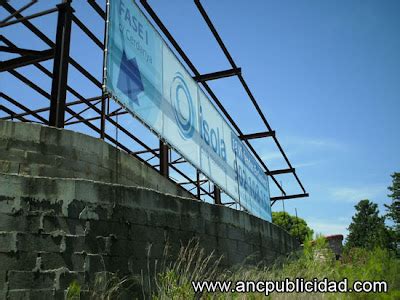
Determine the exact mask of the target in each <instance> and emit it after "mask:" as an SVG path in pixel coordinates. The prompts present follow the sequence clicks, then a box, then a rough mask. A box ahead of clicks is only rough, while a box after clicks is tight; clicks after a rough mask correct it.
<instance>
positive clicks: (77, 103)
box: [0, 0, 308, 209]
mask: <svg viewBox="0 0 400 300" xmlns="http://www.w3.org/2000/svg"><path fill="white" fill-rule="evenodd" d="M105 1H106V0H101V1H98V2H96V1H95V0H87V3H86V4H87V6H88V8H90V9H91V10H92V11H91V13H93V15H95V16H96V18H97V19H98V20H96V21H95V22H96V24H102V25H101V26H100V27H99V26H95V27H96V30H93V29H90V28H91V27H94V26H93V24H90V23H91V21H93V18H88V19H87V20H86V18H85V19H83V18H82V16H80V17H79V16H78V14H77V9H76V8H75V7H74V4H75V2H73V1H72V0H62V1H61V2H60V3H59V4H57V5H56V6H55V7H50V8H49V9H45V10H36V11H35V7H36V6H37V4H38V1H37V0H32V1H28V3H26V4H25V5H23V6H22V7H15V5H17V4H18V3H19V2H18V1H15V3H13V1H7V0H2V1H1V7H2V8H1V9H2V14H5V15H7V16H6V17H5V18H4V19H3V20H1V22H0V28H11V27H14V26H23V28H24V30H28V32H29V34H30V35H31V36H32V38H35V39H38V40H40V41H41V43H42V44H45V45H46V47H45V49H43V50H33V49H29V46H28V47H27V46H24V45H23V46H20V45H19V44H21V43H22V42H21V41H20V40H18V39H17V38H16V37H17V36H16V35H15V34H13V35H7V34H6V33H5V34H1V35H0V41H1V45H0V51H1V52H2V53H3V54H2V56H3V55H4V54H7V55H8V56H10V55H11V56H12V57H10V58H9V59H6V60H3V59H2V61H1V62H0V72H6V73H8V75H9V77H8V79H7V82H2V86H3V84H4V85H5V84H7V85H13V84H15V82H18V84H23V85H25V86H27V87H29V88H30V89H32V90H33V91H34V92H35V93H33V94H34V95H35V96H32V97H33V98H36V97H37V96H39V97H40V98H41V101H43V99H45V101H46V102H45V103H44V104H43V105H42V106H40V107H38V106H37V104H35V105H32V101H26V99H25V97H26V96H24V95H22V94H21V95H20V97H21V98H19V99H16V97H15V96H11V95H9V94H7V92H5V91H3V90H2V91H0V100H1V102H0V112H1V114H0V119H3V120H18V121H21V122H34V123H40V124H43V125H47V126H54V127H58V128H73V129H74V130H80V131H83V132H85V133H89V134H91V135H94V136H97V137H99V138H101V139H103V140H105V141H106V142H108V143H110V144H112V145H114V146H116V147H118V148H119V149H121V150H122V151H125V152H126V153H128V154H130V155H132V156H134V157H135V158H137V159H139V160H141V161H142V162H144V163H145V164H147V165H148V166H149V167H151V168H154V169H156V170H158V171H159V172H160V173H161V174H162V175H163V176H165V177H167V178H169V180H171V181H173V182H174V183H176V184H178V185H180V186H181V187H182V188H184V189H186V190H188V191H189V192H191V193H192V194H193V196H194V197H196V198H197V199H199V200H200V199H201V200H205V201H209V202H213V203H215V204H219V205H226V206H236V208H238V209H243V207H240V203H238V202H237V201H234V200H233V201H232V199H227V197H224V196H223V195H221V194H222V192H221V190H220V189H219V188H218V187H217V186H216V185H214V184H213V183H212V182H210V180H209V179H207V178H206V177H205V176H203V174H201V170H197V169H194V170H191V171H188V170H189V169H190V167H191V166H190V165H189V163H188V162H187V161H186V160H185V159H184V158H183V157H182V156H180V155H179V154H178V153H176V152H175V151H174V150H173V149H171V148H169V147H168V145H166V144H165V143H164V142H163V141H162V140H160V139H159V137H157V136H154V137H153V138H155V139H157V141H158V142H157V143H158V145H157V146H158V147H154V143H153V145H150V144H151V143H150V144H149V143H147V142H146V138H143V133H142V136H141V135H140V130H138V132H137V133H136V132H135V133H133V132H132V131H135V129H132V128H136V127H135V126H133V125H132V124H133V123H132V122H133V120H128V119H129V118H131V119H133V117H132V116H131V115H130V114H129V113H128V112H127V111H126V110H125V109H123V108H122V107H120V106H118V105H117V104H116V103H114V102H112V101H110V99H109V98H108V97H107V95H106V94H104V92H103V87H102V76H103V74H102V73H101V72H97V73H96V74H94V73H93V72H92V71H90V70H88V68H86V67H84V66H83V64H82V63H80V62H78V59H75V58H74V57H73V56H72V54H71V46H73V45H74V44H73V43H74V41H72V38H71V33H72V32H73V31H74V30H79V31H80V34H81V35H82V36H84V37H85V38H86V39H87V40H88V41H90V43H92V46H94V47H95V48H97V51H99V57H100V56H101V55H102V53H103V52H104V39H105V37H104V35H105V27H106V20H107V18H106V12H105V10H104V8H105V4H106V3H105ZM100 2H102V3H101V4H99V3H100ZM194 3H195V6H196V7H197V9H198V11H199V12H200V14H201V16H202V17H203V19H204V21H205V23H206V25H207V26H208V28H209V30H210V31H211V33H212V35H213V36H214V38H215V40H216V42H217V44H218V45H219V47H220V48H221V50H222V52H223V53H224V55H225V57H226V59H227V60H228V62H229V64H230V66H231V68H230V69H228V70H222V71H217V72H213V73H207V74H201V73H200V72H199V71H198V69H197V68H196V67H195V66H194V64H193V63H192V62H191V60H190V59H189V58H188V56H187V54H186V53H185V52H184V51H183V50H182V48H181V47H180V45H179V44H178V43H177V41H176V40H175V39H174V37H173V36H172V34H171V33H170V31H169V30H168V29H167V28H166V26H165V25H164V24H163V22H162V21H161V19H160V18H159V16H158V15H157V13H156V12H155V11H154V10H153V8H152V7H151V6H150V4H149V3H148V2H147V1H146V0H140V4H141V6H142V7H143V9H144V10H145V11H146V12H147V14H148V15H149V16H150V17H151V20H152V21H153V22H154V24H155V25H156V26H157V27H158V29H159V31H161V32H162V34H163V35H164V36H165V37H166V39H167V40H168V42H169V43H170V45H171V46H172V47H173V49H175V50H176V52H177V53H178V54H179V56H180V58H181V59H182V61H183V62H184V63H185V64H186V66H187V67H188V69H189V70H188V71H189V72H190V73H191V74H192V76H193V78H194V80H196V81H197V82H198V83H199V85H200V86H201V87H202V88H203V90H204V91H205V92H206V93H207V94H208V95H209V96H210V98H211V99H212V100H213V102H214V104H215V105H216V107H217V108H218V109H219V110H220V112H221V113H222V115H223V116H224V117H225V118H226V120H227V121H228V123H230V125H231V126H232V127H233V128H234V130H235V131H236V133H237V135H238V137H239V138H240V139H241V140H242V141H243V142H244V143H245V144H246V146H247V147H248V149H249V151H250V152H251V153H252V154H253V155H254V157H255V158H256V160H257V161H258V163H259V164H260V165H261V166H262V168H263V170H264V171H265V173H266V174H267V175H268V176H269V178H270V179H271V180H272V182H273V184H274V185H275V186H276V187H277V189H278V190H279V192H280V194H281V195H279V196H273V197H271V198H270V199H271V205H273V204H274V203H275V202H276V201H278V200H286V199H293V198H301V197H308V193H307V192H306V190H305V188H304V186H303V184H302V182H301V181H300V179H299V177H298V175H297V173H296V170H295V168H294V167H293V166H292V164H291V162H290V161H289V159H288V157H287V155H286V153H285V151H284V150H283V148H282V146H281V144H280V142H279V140H278V139H277V137H276V134H275V131H274V130H273V129H272V127H271V126H270V124H269V123H268V121H267V119H266V117H265V115H264V114H263V112H262V111H261V108H260V106H259V105H258V103H257V101H256V99H255V97H254V95H253V93H252V92H251V90H250V88H249V86H248V84H247V82H246V80H245V78H244V77H243V75H242V72H241V68H240V67H238V66H237V65H236V63H235V61H234V60H233V58H232V56H231V54H230V53H229V51H228V50H227V47H226V46H225V44H224V42H223V40H222V38H221V36H220V35H219V34H218V32H217V30H216V29H215V26H214V25H213V23H212V21H211V19H210V17H209V16H208V14H207V12H206V10H205V9H204V7H203V5H202V4H201V3H200V1H199V0H194ZM27 11H30V12H31V11H34V13H31V14H26V12H27ZM48 16H53V17H54V18H56V21H55V22H53V23H54V29H55V34H54V35H55V37H53V39H52V38H51V36H50V35H49V34H46V33H44V32H43V31H41V30H40V29H39V28H38V26H37V25H34V22H39V21H40V20H42V19H43V18H45V17H48ZM93 22H94V21H93ZM49 23H51V22H49ZM99 36H100V37H99ZM98 64H102V61H99V62H98ZM27 66H29V67H30V68H31V69H30V70H32V68H33V69H34V70H35V72H36V73H39V74H41V75H40V76H42V77H43V78H47V79H46V80H47V82H49V83H50V84H48V87H47V88H46V87H45V86H43V84H42V86H41V84H38V83H37V82H35V78H33V77H34V76H33V75H30V74H33V73H32V72H31V73H30V74H25V73H26V72H22V71H21V70H20V68H23V67H27ZM99 70H100V68H99ZM71 71H73V72H75V73H74V74H79V76H81V77H82V78H84V79H85V80H86V81H87V82H88V84H90V85H92V86H94V88H93V89H92V90H95V91H97V92H96V93H95V94H94V95H93V96H91V97H87V96H84V94H86V89H85V90H82V89H81V88H80V89H78V88H76V87H75V86H74V82H72V80H71V76H68V74H69V73H71ZM232 76H236V77H237V78H238V79H239V82H240V84H241V85H242V87H243V89H244V91H245V92H246V94H247V96H248V99H249V100H250V103H251V104H252V105H253V107H254V108H255V111H256V116H257V117H258V118H260V119H261V121H262V124H263V125H264V127H265V130H264V131H261V132H253V133H244V132H243V131H242V130H241V129H240V127H239V126H238V124H237V123H236V122H235V120H234V119H233V118H232V116H231V115H230V114H229V112H228V111H227V110H226V108H225V107H224V106H223V105H222V103H221V101H220V100H219V98H218V97H217V96H216V94H215V93H214V92H213V90H212V89H211V88H210V85H209V84H208V82H209V81H211V80H218V79H221V78H226V77H232ZM75 85H76V84H75ZM49 87H50V88H49ZM37 102H39V101H37ZM35 103H36V102H35ZM33 106H34V107H33ZM123 118H125V119H123ZM127 118H128V119H127ZM124 120H125V121H124ZM126 120H128V121H126ZM147 134H151V133H149V131H147ZM254 139H271V140H272V141H273V143H274V144H275V145H276V147H277V148H278V151H279V153H280V155H281V156H282V158H283V159H284V161H285V163H286V165H287V167H286V168H283V169H277V170H270V169H269V168H268V167H267V165H266V163H265V162H264V161H263V159H262V158H261V156H260V154H259V153H258V152H257V151H256V149H255V147H254V146H253V145H252V144H251V141H252V140H254ZM185 165H186V167H184V166H185ZM187 165H189V166H187ZM171 173H173V174H174V175H171ZM281 174H289V175H292V176H293V177H294V179H295V182H296V183H297V185H298V187H299V189H300V192H299V193H294V194H287V192H286V191H285V189H284V188H283V186H282V184H281V183H280V182H279V181H278V176H279V175H281ZM175 177H179V179H177V178H175Z"/></svg>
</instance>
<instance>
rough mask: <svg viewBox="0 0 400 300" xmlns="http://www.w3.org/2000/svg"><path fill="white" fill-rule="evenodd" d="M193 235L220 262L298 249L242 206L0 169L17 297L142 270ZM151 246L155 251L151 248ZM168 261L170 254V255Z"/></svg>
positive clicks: (6, 277)
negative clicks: (102, 275)
mask: <svg viewBox="0 0 400 300" xmlns="http://www.w3.org/2000/svg"><path fill="white" fill-rule="evenodd" d="M191 238H197V239H199V242H200V246H202V247H203V248H205V250H206V251H207V252H208V253H210V252H211V251H215V255H216V256H220V255H222V256H223V260H222V266H223V267H231V266H233V265H236V264H241V263H243V262H246V261H247V260H248V259H249V256H250V257H251V259H250V261H247V263H258V262H260V261H272V260H273V259H274V258H276V257H277V256H279V255H283V254H286V253H288V252H290V251H293V250H294V249H296V247H297V246H298V245H297V243H296V242H295V240H294V239H293V238H292V237H291V236H290V235H289V234H288V233H287V232H285V231H283V230H282V229H280V228H279V227H277V226H275V225H273V224H271V223H268V222H265V221H263V220H261V219H258V218H256V217H254V216H251V215H249V214H246V213H244V212H240V211H236V210H233V209H230V208H226V207H222V206H215V205H211V204H207V203H203V202H200V201H196V200H193V199H190V198H181V197H177V196H174V195H169V194H163V193H160V192H157V191H154V190H151V189H146V188H140V187H127V186H123V185H117V184H107V183H100V182H95V181H90V180H79V179H61V178H47V177H33V176H24V175H13V174H4V173H3V174H1V175H0V266H1V271H0V288H1V289H2V290H3V296H4V295H7V296H8V297H9V299H15V298H14V296H15V297H17V295H23V294H24V293H36V292H37V291H38V290H42V291H44V292H46V293H47V294H48V295H49V297H57V296H60V297H62V295H63V293H64V291H65V289H66V288H67V287H68V285H69V283H70V282H71V281H72V280H77V281H78V282H79V283H80V284H81V286H82V287H83V288H85V287H87V286H88V285H90V284H92V283H93V282H94V278H95V276H96V273H97V272H104V271H108V272H119V273H120V274H129V273H130V274H140V273H141V271H145V272H146V270H147V263H148V261H150V265H154V261H155V260H158V261H161V260H162V259H163V258H164V257H163V250H164V247H165V246H166V244H168V246H169V247H170V249H171V251H170V253H177V251H178V249H179V248H180V247H181V245H186V244H187V243H188V241H189V240H190V239H191ZM149 247H151V251H150V252H148V249H149ZM170 259H173V257H171V258H170Z"/></svg>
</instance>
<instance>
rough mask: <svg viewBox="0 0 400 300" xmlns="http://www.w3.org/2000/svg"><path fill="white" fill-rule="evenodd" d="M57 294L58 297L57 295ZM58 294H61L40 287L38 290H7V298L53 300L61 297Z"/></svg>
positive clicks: (12, 299) (13, 299)
mask: <svg viewBox="0 0 400 300" xmlns="http://www.w3.org/2000/svg"><path fill="white" fill-rule="evenodd" d="M57 296H58V297H57ZM59 296H62V295H61V294H58V293H56V291H55V290H54V289H40V290H31V289H23V290H11V291H8V297H7V299H9V300H25V299H29V300H53V299H62V298H60V297H59Z"/></svg>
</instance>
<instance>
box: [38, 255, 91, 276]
mask: <svg viewBox="0 0 400 300" xmlns="http://www.w3.org/2000/svg"><path fill="white" fill-rule="evenodd" d="M85 256H86V255H85V254H83V253H54V252H43V253H40V259H41V270H42V271H46V270H54V269H59V268H62V267H66V268H68V269H69V270H71V271H78V272H83V271H84V270H85Z"/></svg>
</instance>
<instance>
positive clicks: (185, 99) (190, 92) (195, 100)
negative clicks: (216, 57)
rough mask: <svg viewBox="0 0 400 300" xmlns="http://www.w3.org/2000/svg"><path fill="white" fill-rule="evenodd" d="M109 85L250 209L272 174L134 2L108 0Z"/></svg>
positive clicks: (259, 202)
mask: <svg viewBox="0 0 400 300" xmlns="http://www.w3.org/2000/svg"><path fill="white" fill-rule="evenodd" d="M108 11H109V14H108V23H107V24H108V25H107V37H106V38H107V45H106V57H105V76H104V77H105V78H104V88H105V91H106V92H107V93H108V94H109V95H110V96H111V97H112V98H113V99H115V100H116V101H117V102H119V103H120V104H121V105H122V106H124V107H125V108H126V109H127V110H128V111H129V112H130V113H131V114H132V115H134V116H135V117H136V118H138V119H140V120H141V121H142V122H143V123H145V124H146V125H147V126H148V127H149V128H151V129H152V130H153V131H155V132H156V133H157V134H158V135H160V136H161V138H162V139H163V140H164V141H165V142H166V143H168V144H169V145H170V146H171V147H173V148H174V149H175V150H176V151H177V152H179V153H180V154H181V155H182V156H183V157H184V158H185V159H186V160H187V161H189V162H190V163H191V164H192V165H193V166H195V167H196V168H197V169H199V170H200V171H201V172H202V173H203V174H205V175H206V176H207V177H208V178H209V179H210V180H211V181H212V182H214V183H215V184H216V185H217V186H218V187H219V188H220V189H222V190H223V191H224V192H225V193H226V194H228V195H229V196H230V197H232V198H233V199H234V200H235V201H237V202H239V203H240V204H241V205H242V206H243V207H245V208H246V209H247V210H248V211H249V212H250V213H251V214H253V215H255V216H257V217H260V218H262V219H264V220H267V221H271V207H270V198H269V185H268V177H267V176H266V175H265V174H264V172H263V170H262V168H261V167H260V165H259V164H258V162H257V161H256V160H255V159H254V157H253V156H252V155H251V153H250V152H249V151H248V149H247V148H246V147H245V145H244V144H243V143H242V142H241V141H240V139H239V138H238V137H237V135H236V134H235V132H234V131H233V129H232V128H231V126H230V125H229V124H228V123H227V122H226V121H225V119H224V118H223V116H222V115H221V114H220V113H219V111H218V110H217V109H216V108H215V106H214V105H213V104H212V102H211V101H210V100H209V98H208V97H207V95H206V94H205V93H204V92H203V90H202V89H201V88H200V87H199V85H198V84H197V83H196V82H195V81H194V80H193V78H192V76H190V74H189V73H188V72H187V71H186V69H185V68H184V67H183V65H182V64H181V63H180V61H179V60H178V59H177V57H176V56H175V54H174V53H173V52H172V50H171V49H170V48H169V47H168V45H167V44H166V43H165V42H164V41H163V40H162V38H161V36H160V35H159V34H158V32H157V31H156V30H155V28H154V27H153V26H152V25H151V23H150V22H149V21H148V20H147V19H146V17H145V16H144V14H143V13H142V12H141V11H140V9H139V7H138V6H137V5H136V4H135V3H134V1H132V0H114V1H109V9H108Z"/></svg>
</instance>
